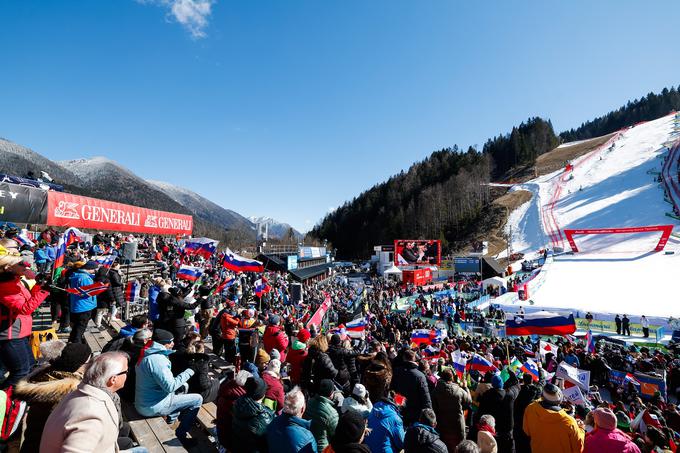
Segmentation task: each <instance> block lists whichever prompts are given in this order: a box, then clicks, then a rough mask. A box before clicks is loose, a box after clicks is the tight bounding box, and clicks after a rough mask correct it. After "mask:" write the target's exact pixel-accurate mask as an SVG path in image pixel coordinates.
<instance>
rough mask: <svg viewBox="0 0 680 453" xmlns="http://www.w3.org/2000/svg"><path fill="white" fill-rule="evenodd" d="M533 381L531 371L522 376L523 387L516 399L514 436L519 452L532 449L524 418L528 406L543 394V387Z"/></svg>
mask: <svg viewBox="0 0 680 453" xmlns="http://www.w3.org/2000/svg"><path fill="white" fill-rule="evenodd" d="M533 382H534V381H533V377H532V376H531V375H530V374H529V373H527V374H525V375H524V376H523V377H522V388H521V389H520V391H519V393H518V395H517V398H516V399H515V408H514V411H515V413H514V416H513V421H514V427H513V437H514V439H515V449H516V450H517V451H518V452H522V451H530V449H531V446H530V445H529V438H528V437H527V435H526V434H525V433H524V430H523V429H522V421H523V420H524V411H525V410H526V408H527V406H528V405H529V404H531V403H533V402H534V401H535V400H537V399H538V398H539V397H540V396H541V388H540V387H539V386H538V385H536V384H534V383H533Z"/></svg>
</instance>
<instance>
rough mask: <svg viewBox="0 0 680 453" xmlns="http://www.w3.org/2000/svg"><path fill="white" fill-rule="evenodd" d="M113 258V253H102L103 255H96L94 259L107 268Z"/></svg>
mask: <svg viewBox="0 0 680 453" xmlns="http://www.w3.org/2000/svg"><path fill="white" fill-rule="evenodd" d="M115 259H116V257H115V256H113V255H104V256H100V257H97V258H95V259H94V260H95V261H96V262H98V263H99V264H100V265H101V266H102V267H106V268H109V267H111V265H112V264H113V262H114V261H115Z"/></svg>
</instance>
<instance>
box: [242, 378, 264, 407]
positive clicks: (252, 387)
mask: <svg viewBox="0 0 680 453" xmlns="http://www.w3.org/2000/svg"><path fill="white" fill-rule="evenodd" d="M244 387H245V388H246V394H247V395H248V396H249V397H251V398H252V399H254V400H255V401H259V400H261V399H262V398H264V394H265V393H266V392H267V384H265V382H264V381H263V380H262V379H260V378H258V377H250V378H248V380H246V385H245V386H244Z"/></svg>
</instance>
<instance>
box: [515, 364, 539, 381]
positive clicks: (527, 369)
mask: <svg viewBox="0 0 680 453" xmlns="http://www.w3.org/2000/svg"><path fill="white" fill-rule="evenodd" d="M520 370H522V372H524V373H527V374H530V375H531V379H533V380H534V381H538V380H539V379H540V378H541V375H540V374H539V372H538V365H537V364H536V362H534V361H533V360H531V359H527V361H526V362H524V364H523V365H522V367H521V368H520Z"/></svg>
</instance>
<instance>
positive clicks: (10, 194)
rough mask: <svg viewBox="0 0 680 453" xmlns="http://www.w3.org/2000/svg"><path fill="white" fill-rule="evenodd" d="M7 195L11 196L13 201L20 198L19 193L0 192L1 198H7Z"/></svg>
mask: <svg viewBox="0 0 680 453" xmlns="http://www.w3.org/2000/svg"><path fill="white" fill-rule="evenodd" d="M7 195H9V196H10V198H11V199H12V200H15V199H16V197H17V196H19V192H12V191H8V190H0V198H7Z"/></svg>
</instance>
